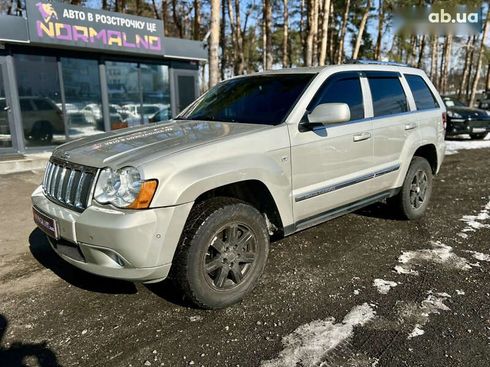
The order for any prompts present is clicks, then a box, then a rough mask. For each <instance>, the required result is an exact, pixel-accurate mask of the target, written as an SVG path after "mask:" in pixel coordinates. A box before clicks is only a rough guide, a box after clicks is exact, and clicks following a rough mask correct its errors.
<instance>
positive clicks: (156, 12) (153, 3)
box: [116, 0, 160, 19]
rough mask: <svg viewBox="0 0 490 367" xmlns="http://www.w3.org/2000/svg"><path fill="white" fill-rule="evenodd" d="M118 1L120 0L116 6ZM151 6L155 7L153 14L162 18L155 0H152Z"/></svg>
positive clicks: (157, 17) (156, 17)
mask: <svg viewBox="0 0 490 367" xmlns="http://www.w3.org/2000/svg"><path fill="white" fill-rule="evenodd" d="M117 3H118V1H117V0H116V6H117ZM151 6H152V9H153V16H154V17H155V19H160V14H159V13H158V8H157V3H156V1H155V0H151ZM116 11H117V10H116Z"/></svg>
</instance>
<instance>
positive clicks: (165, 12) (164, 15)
mask: <svg viewBox="0 0 490 367" xmlns="http://www.w3.org/2000/svg"><path fill="white" fill-rule="evenodd" d="M162 20H163V34H164V35H165V36H168V35H169V31H168V0H162Z"/></svg>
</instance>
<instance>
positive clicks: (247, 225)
mask: <svg viewBox="0 0 490 367" xmlns="http://www.w3.org/2000/svg"><path fill="white" fill-rule="evenodd" d="M268 253H269V234H268V231H267V226H266V222H265V219H264V217H263V216H262V215H261V214H260V212H259V211H258V210H257V209H255V208H254V207H252V206H250V205H248V204H246V203H244V202H241V201H238V200H234V199H229V198H213V199H210V200H207V201H204V202H202V203H200V204H198V205H197V206H196V207H195V208H193V210H192V212H191V215H190V216H189V219H188V221H187V223H186V226H185V229H184V232H183V235H182V238H181V243H180V245H179V247H178V249H177V252H176V254H175V257H174V264H173V267H172V272H171V277H172V278H173V280H174V282H175V283H176V285H177V287H178V288H179V289H180V290H181V291H182V292H183V293H184V295H185V296H186V297H187V298H188V299H189V300H190V301H191V302H192V303H194V304H195V305H197V306H198V307H201V308H207V309H217V308H223V307H226V306H229V305H232V304H234V303H236V302H238V301H240V300H241V299H242V298H244V297H245V296H246V295H247V294H248V293H250V292H251V290H252V289H253V288H254V286H255V285H256V283H257V281H258V279H259V277H260V275H261V274H262V272H263V271H264V268H265V264H266V261H267V256H268Z"/></svg>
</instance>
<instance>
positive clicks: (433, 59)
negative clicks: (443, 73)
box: [430, 35, 439, 85]
mask: <svg viewBox="0 0 490 367" xmlns="http://www.w3.org/2000/svg"><path fill="white" fill-rule="evenodd" d="M438 38H439V37H438V36H436V35H433V36H432V42H431V47H432V55H431V65H430V79H431V80H432V83H434V85H437V63H438V60H437V59H438V57H437V55H438V51H437V49H438V46H439V42H438Z"/></svg>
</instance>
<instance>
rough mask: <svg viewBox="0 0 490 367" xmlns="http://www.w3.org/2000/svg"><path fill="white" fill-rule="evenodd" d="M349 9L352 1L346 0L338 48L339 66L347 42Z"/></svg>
mask: <svg viewBox="0 0 490 367" xmlns="http://www.w3.org/2000/svg"><path fill="white" fill-rule="evenodd" d="M349 8H350V0H346V1H345V8H344V16H343V18H342V27H341V28H340V33H339V40H338V46H337V64H340V63H341V62H342V59H343V58H344V40H345V33H346V29H347V20H348V19H349Z"/></svg>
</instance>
